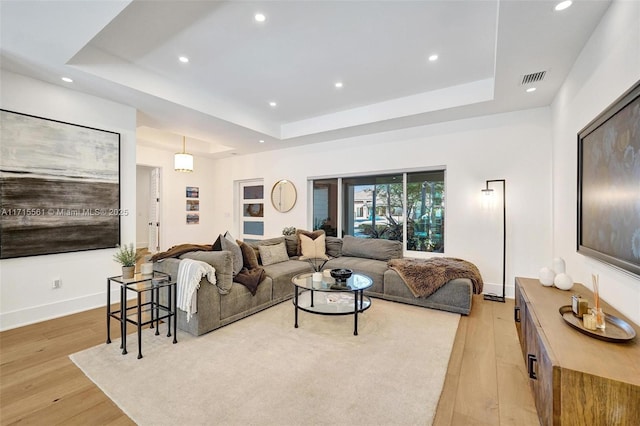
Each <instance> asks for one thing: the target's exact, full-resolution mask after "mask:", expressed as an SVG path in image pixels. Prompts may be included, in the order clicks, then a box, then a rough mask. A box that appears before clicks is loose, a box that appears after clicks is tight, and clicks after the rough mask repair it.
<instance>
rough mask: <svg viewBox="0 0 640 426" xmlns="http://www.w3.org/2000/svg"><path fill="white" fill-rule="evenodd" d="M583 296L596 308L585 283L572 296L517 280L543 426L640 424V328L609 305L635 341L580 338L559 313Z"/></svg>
mask: <svg viewBox="0 0 640 426" xmlns="http://www.w3.org/2000/svg"><path fill="white" fill-rule="evenodd" d="M574 294H578V295H580V296H582V297H583V298H586V299H587V300H588V301H589V306H593V305H594V303H593V294H592V292H591V291H590V290H588V289H587V288H586V287H584V286H583V285H581V284H575V285H574V286H573V288H572V289H571V290H569V291H562V290H558V289H557V288H555V287H544V286H542V285H541V284H540V282H539V281H538V280H537V279H531V278H519V277H517V278H516V295H515V298H516V300H515V308H514V309H515V312H514V320H515V324H516V329H517V331H518V337H519V339H520V345H521V347H522V354H523V355H524V360H525V362H526V364H527V372H528V374H529V382H530V384H531V388H532V390H533V395H534V399H535V403H536V409H537V411H538V416H539V418H540V424H542V425H544V426H546V425H630V426H631V425H633V426H638V425H640V327H638V326H637V325H636V324H633V323H632V322H631V321H630V320H629V319H628V318H626V317H625V316H624V315H622V314H621V313H620V312H618V311H617V310H615V309H614V308H612V307H611V306H610V305H608V304H606V303H602V307H603V310H604V312H605V313H607V314H610V315H614V316H616V317H618V318H620V319H623V320H624V321H626V322H627V323H628V324H629V325H631V326H632V327H633V328H634V329H635V330H636V337H635V339H634V340H632V341H629V342H625V343H611V342H605V341H601V340H598V339H594V338H593V337H590V336H587V335H585V334H582V333H580V332H579V331H578V330H575V329H573V328H571V327H570V326H569V325H568V324H566V323H565V321H564V320H563V319H562V316H561V315H560V313H559V312H558V309H559V308H560V307H561V306H563V305H570V304H571V296H572V295H574Z"/></svg>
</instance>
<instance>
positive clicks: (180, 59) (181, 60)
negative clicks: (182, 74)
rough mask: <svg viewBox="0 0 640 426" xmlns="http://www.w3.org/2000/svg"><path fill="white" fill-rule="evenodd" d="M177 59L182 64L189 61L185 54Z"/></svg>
mask: <svg viewBox="0 0 640 426" xmlns="http://www.w3.org/2000/svg"><path fill="white" fill-rule="evenodd" d="M178 60H179V61H180V62H182V63H183V64H186V63H187V62H189V58H187V57H186V56H180V57H179V58H178Z"/></svg>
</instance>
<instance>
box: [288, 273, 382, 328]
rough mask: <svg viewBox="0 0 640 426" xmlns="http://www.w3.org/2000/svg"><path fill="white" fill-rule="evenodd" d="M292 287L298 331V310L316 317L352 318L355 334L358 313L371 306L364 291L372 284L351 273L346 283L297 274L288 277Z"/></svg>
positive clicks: (308, 274) (370, 280) (329, 278)
mask: <svg viewBox="0 0 640 426" xmlns="http://www.w3.org/2000/svg"><path fill="white" fill-rule="evenodd" d="M291 282H292V283H293V285H294V286H295V293H294V296H293V305H294V306H295V328H298V309H300V310H303V311H305V312H309V313H312V314H319V315H353V334H354V336H357V335H358V313H362V312H364V311H366V310H367V309H369V307H370V306H371V299H370V298H369V297H368V296H365V295H364V290H366V289H368V288H369V287H371V286H372V285H373V280H372V279H371V278H369V277H368V276H366V275H363V274H357V273H354V274H353V275H351V276H350V277H349V278H347V280H346V281H340V282H336V280H335V279H333V278H332V277H325V276H324V275H323V276H322V281H313V274H311V273H304V274H298V275H296V276H294V277H293V278H291Z"/></svg>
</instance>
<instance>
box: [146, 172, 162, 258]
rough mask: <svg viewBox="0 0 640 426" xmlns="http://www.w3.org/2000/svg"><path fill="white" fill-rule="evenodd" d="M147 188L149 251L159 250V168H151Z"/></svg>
mask: <svg viewBox="0 0 640 426" xmlns="http://www.w3.org/2000/svg"><path fill="white" fill-rule="evenodd" d="M149 180H150V188H149V251H150V252H151V253H156V252H158V251H160V169H159V168H157V167H156V168H154V169H152V170H151V178H150V179H149Z"/></svg>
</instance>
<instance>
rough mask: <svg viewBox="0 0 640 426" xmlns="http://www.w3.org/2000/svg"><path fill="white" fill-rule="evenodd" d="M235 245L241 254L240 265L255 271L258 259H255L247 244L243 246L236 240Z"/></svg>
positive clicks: (253, 252)
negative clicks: (238, 247)
mask: <svg viewBox="0 0 640 426" xmlns="http://www.w3.org/2000/svg"><path fill="white" fill-rule="evenodd" d="M236 243H238V245H239V246H240V251H241V252H242V264H243V265H244V267H245V268H247V269H255V268H257V267H258V266H259V265H258V258H257V257H256V252H255V251H254V250H253V247H251V246H250V245H249V244H245V243H243V242H242V241H240V240H236Z"/></svg>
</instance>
